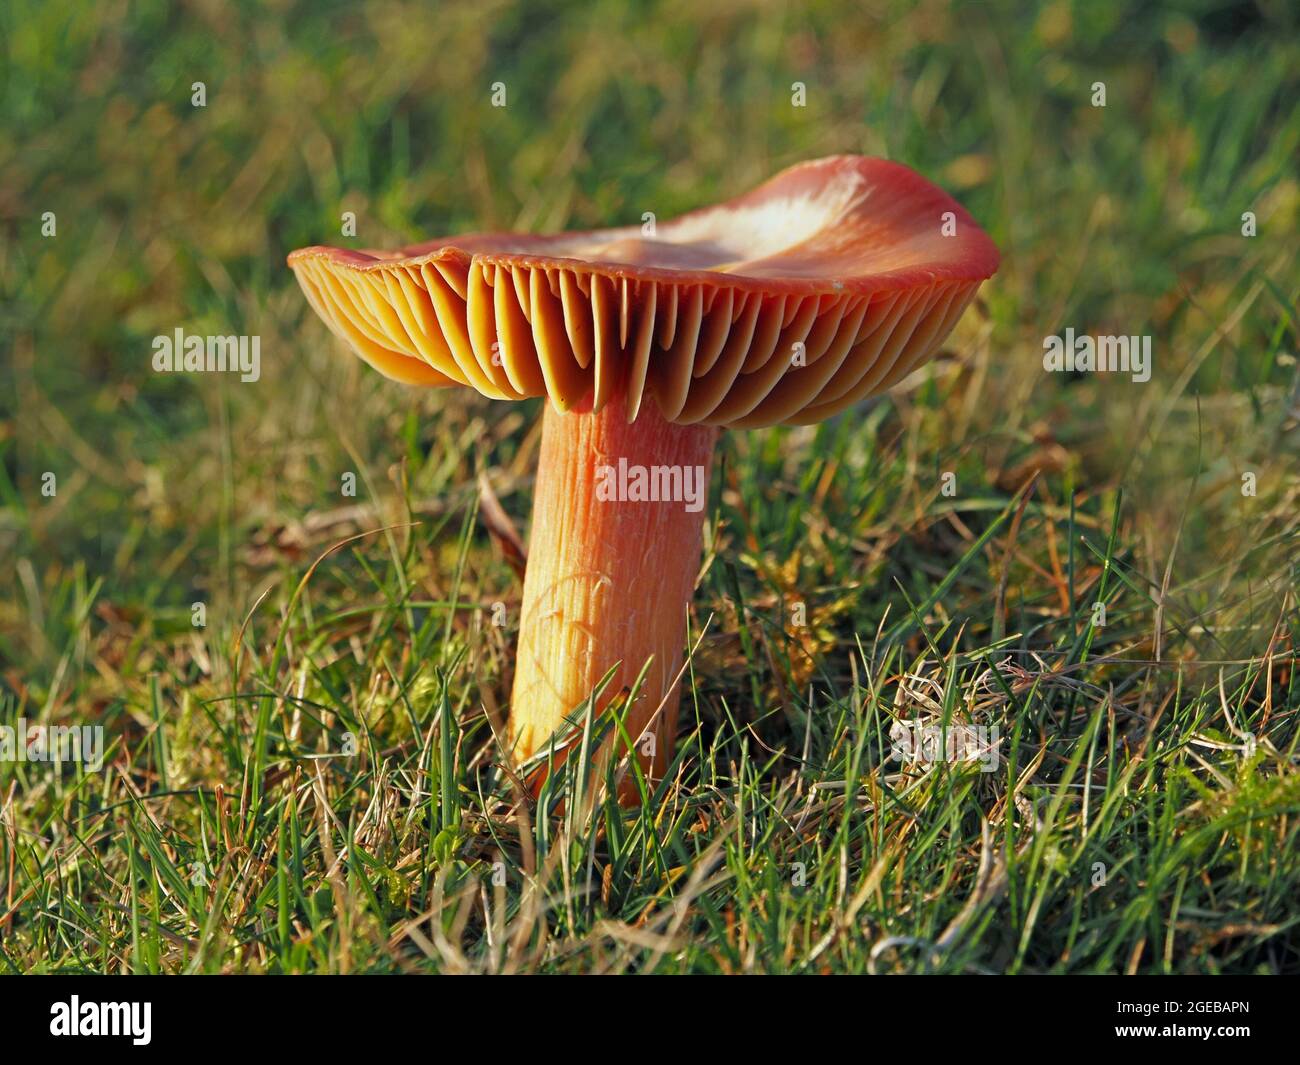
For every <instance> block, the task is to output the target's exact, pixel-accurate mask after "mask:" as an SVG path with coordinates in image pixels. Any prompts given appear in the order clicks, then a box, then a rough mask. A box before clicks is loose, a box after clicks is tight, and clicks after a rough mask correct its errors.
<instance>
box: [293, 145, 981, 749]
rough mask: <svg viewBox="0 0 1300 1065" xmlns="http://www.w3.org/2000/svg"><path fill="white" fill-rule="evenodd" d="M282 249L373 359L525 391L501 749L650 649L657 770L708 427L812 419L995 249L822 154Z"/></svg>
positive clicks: (939, 316)
mask: <svg viewBox="0 0 1300 1065" xmlns="http://www.w3.org/2000/svg"><path fill="white" fill-rule="evenodd" d="M289 263H290V265H291V266H292V267H293V269H294V271H295V273H296V274H297V277H298V280H299V282H300V284H301V286H302V289H303V291H304V292H305V294H306V296H307V298H308V300H309V301H310V302H311V304H312V306H313V307H314V308H315V310H316V311H317V313H318V314H319V315H320V316H321V318H323V319H324V320H325V322H326V324H327V325H328V326H329V327H330V328H331V329H332V330H333V331H334V332H335V333H336V334H337V335H338V336H340V337H341V338H342V339H344V340H345V341H347V342H348V343H349V344H350V345H351V346H352V348H353V349H354V350H355V351H356V353H357V354H358V355H360V356H361V357H362V358H363V359H365V360H366V361H367V362H369V363H370V364H371V365H372V366H374V367H375V368H376V369H378V370H379V371H380V372H382V373H384V374H386V375H387V376H389V377H392V378H395V379H397V380H399V381H404V382H407V383H411V384H422V385H431V386H450V385H468V386H470V387H473V388H475V389H476V390H477V391H479V392H481V393H482V394H483V395H486V396H489V397H492V398H494V399H523V398H525V397H529V396H545V397H546V399H547V404H546V410H545V414H544V424H543V432H542V447H541V454H540V456H539V462H538V472H537V483H536V489H535V495H534V510H533V524H532V532H531V540H530V544H529V551H528V564H527V571H526V576H525V582H524V598H523V609H522V615H521V618H520V635H519V647H518V654H517V656H516V666H515V678H514V688H513V693H512V698H511V714H510V742H511V744H512V747H513V752H512V753H513V756H514V757H515V758H516V759H519V760H522V759H526V758H528V757H529V756H531V755H533V754H535V753H536V752H537V751H539V750H541V749H544V748H545V745H546V744H547V742H548V740H549V739H550V738H551V737H552V736H553V735H554V734H555V733H556V731H557V729H559V728H560V727H561V726H562V724H563V722H564V720H565V718H566V716H568V715H571V714H572V713H573V711H574V710H575V709H576V708H578V707H579V706H581V704H582V703H583V702H584V700H586V699H588V697H589V695H590V693H591V691H592V688H593V686H594V685H596V684H597V682H599V681H600V679H601V678H602V677H603V676H604V675H605V674H606V673H607V672H609V670H610V669H611V668H613V667H615V666H617V667H618V671H617V672H616V674H615V675H614V677H613V680H612V682H611V684H610V685H608V686H607V687H606V689H605V695H604V696H603V700H602V701H603V702H605V703H607V702H608V701H609V699H610V698H613V697H615V696H616V695H617V693H620V692H622V691H624V690H625V689H626V688H627V687H628V686H629V685H631V684H632V683H633V681H634V680H635V679H636V678H637V677H638V676H639V675H640V674H641V673H642V670H643V667H646V666H647V662H649V665H648V668H646V673H645V676H644V678H643V679H642V680H643V682H642V685H641V687H640V689H639V692H638V696H637V698H636V699H635V701H634V703H633V705H632V706H630V707H629V708H628V710H627V716H626V719H625V720H626V725H627V729H628V732H629V735H630V737H631V738H632V739H633V740H634V741H637V742H638V751H639V752H640V755H641V756H642V760H643V764H645V765H647V766H651V767H653V768H654V770H655V771H657V772H662V770H663V767H664V766H665V765H666V764H667V761H668V756H669V753H670V749H671V743H672V737H673V736H674V734H675V728H676V716H677V702H678V689H679V684H678V683H677V678H678V674H679V671H680V668H681V663H682V655H683V651H684V648H685V640H686V622H687V608H688V605H689V601H690V597H691V592H692V588H693V584H694V580H695V576H696V571H697V569H698V567H699V563H700V544H701V531H702V527H703V521H704V507H703V506H702V505H698V506H697V505H696V504H697V503H700V502H702V501H701V496H700V494H699V493H701V492H703V490H704V486H705V484H706V483H707V477H708V471H709V468H710V466H711V460H712V454H713V449H714V443H715V440H716V435H717V431H718V429H719V428H724V427H725V428H752V427H759V426H769V425H777V424H806V423H812V422H818V421H821V420H823V419H825V418H828V417H830V416H832V415H834V414H836V413H838V412H840V411H843V410H845V409H846V408H848V407H850V406H852V405H853V404H854V403H857V402H858V401H859V400H861V399H863V398H865V397H867V396H870V395H873V394H876V393H879V392H882V391H884V390H885V389H888V388H889V387H890V386H892V385H893V384H895V383H896V382H898V381H900V380H901V379H902V378H904V377H905V376H906V375H907V374H908V373H910V372H911V371H912V370H913V369H915V368H916V367H917V366H918V365H920V364H921V363H922V362H923V361H924V360H925V359H926V358H927V357H928V356H929V355H931V354H932V353H933V351H934V350H935V349H936V347H937V346H938V345H939V343H940V342H941V341H942V340H943V339H944V338H945V337H946V336H947V334H948V333H949V331H950V330H951V329H952V328H953V326H954V325H955V324H956V322H957V319H958V318H959V317H960V316H961V314H962V312H963V310H964V309H965V308H966V306H967V304H969V302H970V301H971V299H972V298H973V297H974V295H975V292H976V290H977V289H978V288H979V285H980V283H981V282H982V281H984V280H985V279H986V278H988V277H989V276H991V275H992V274H993V273H994V271H995V270H996V269H997V265H998V253H997V250H996V248H995V247H994V246H993V243H992V242H991V241H990V240H989V238H988V237H987V236H986V235H985V234H984V233H983V231H982V230H981V229H980V228H979V226H978V225H977V224H976V223H975V222H974V221H973V220H972V219H971V218H970V216H969V215H968V214H967V213H966V212H965V210H964V209H963V208H962V207H960V206H959V205H958V204H957V203H956V202H955V201H954V200H952V199H951V198H950V197H949V196H948V195H947V194H946V193H944V192H943V191H941V190H940V189H938V188H936V187H935V186H933V185H931V184H929V183H928V182H927V181H925V180H924V179H922V178H921V177H919V176H918V175H917V174H915V173H913V172H912V171H911V170H908V169H907V168H906V167H903V166H900V165H898V164H896V163H890V162H886V161H884V160H879V159H868V158H862V157H857V156H835V157H831V158H828V159H821V160H817V161H814V162H809V163H804V164H801V165H798V166H795V167H792V168H790V169H788V170H786V171H784V172H782V173H781V174H778V175H777V176H776V177H774V178H772V179H771V180H770V181H768V182H766V183H765V184H763V185H761V186H759V187H758V188H757V189H755V190H753V191H752V192H749V193H747V194H745V195H743V196H740V197H738V198H736V199H734V200H731V201H729V202H727V203H724V204H721V205H718V206H715V207H708V208H704V209H701V210H698V211H694V212H691V213H689V214H686V215H683V216H681V217H680V218H677V219H674V220H672V221H667V222H660V223H658V225H657V226H655V227H654V230H653V233H652V234H648V233H647V232H645V231H643V229H642V227H640V226H635V227H627V228H621V229H606V230H595V231H589V232H581V233H565V234H559V235H555V236H527V235H521V234H475V235H469V236H463V237H456V238H448V239H446V240H439V241H431V242H428V243H425V244H421V245H417V246H414V247H409V248H403V249H400V250H398V251H393V252H359V251H350V250H345V249H337V248H320V247H313V248H304V249H302V250H300V251H296V252H294V253H293V254H292V255H291V256H290V257H289ZM629 471H631V472H630V473H629ZM633 483H635V484H636V486H637V487H636V488H635V489H634V488H632V487H631V486H632V484H633ZM665 497H666V498H665ZM646 737H652V740H651V742H648V743H642V742H641V741H643V740H644V739H645V738H646Z"/></svg>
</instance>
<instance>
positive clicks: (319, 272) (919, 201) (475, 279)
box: [289, 156, 998, 427]
mask: <svg viewBox="0 0 1300 1065" xmlns="http://www.w3.org/2000/svg"><path fill="white" fill-rule="evenodd" d="M945 234H948V235H945ZM289 265H290V266H292V267H293V269H294V272H295V273H296V275H297V277H298V280H299V283H300V284H301V285H302V288H303V291H304V292H305V293H306V295H307V298H308V300H309V301H310V302H311V304H312V306H313V307H314V308H315V309H316V311H317V313H318V314H320V316H321V318H323V319H324V320H325V322H326V323H327V324H328V325H329V326H330V328H331V329H332V330H333V331H334V332H335V333H336V334H338V335H339V336H340V337H342V338H343V339H344V340H346V341H347V342H348V343H349V344H350V345H351V346H352V347H353V349H354V350H355V351H356V352H357V354H358V355H360V356H361V357H362V358H363V359H365V360H366V361H367V362H369V363H370V364H371V365H373V366H374V367H375V368H376V369H378V370H379V371H381V372H382V373H384V374H386V375H388V376H389V377H393V378H395V379H397V380H399V381H405V382H409V383H413V384H424V385H434V386H439V385H457V384H459V385H469V386H471V387H473V388H476V389H477V390H478V391H479V392H482V393H483V394H484V395H486V396H490V397H492V398H495V399H522V398H524V397H527V396H542V395H545V396H548V397H549V398H550V399H551V401H552V402H553V403H554V404H555V406H556V407H557V409H560V410H568V409H571V408H574V407H576V406H579V405H583V407H584V409H585V405H586V403H587V402H588V401H589V402H590V404H591V408H592V409H596V410H598V409H600V408H601V407H602V406H603V405H604V404H605V402H606V401H607V400H608V398H609V397H610V396H611V395H612V394H613V393H614V392H615V389H616V386H617V385H618V384H619V383H620V380H625V382H626V389H625V392H624V394H625V395H626V396H627V404H628V411H627V415H628V418H629V419H633V418H635V417H636V414H637V411H638V410H639V408H640V405H641V403H642V402H643V401H644V399H645V397H646V396H647V395H648V396H650V397H652V399H653V401H654V402H655V404H656V406H657V407H658V408H659V410H660V412H661V413H662V414H663V416H664V418H666V419H667V420H668V421H670V422H676V423H679V424H694V423H700V424H708V425H723V426H733V427H751V426H760V425H773V424H778V423H796V424H797V423H808V422H815V421H819V420H821V419H823V418H826V417H829V416H831V415H833V414H835V413H837V412H839V411H840V410H843V409H844V408H845V407H847V406H849V405H851V404H853V403H855V402H857V401H858V400H860V399H862V398H864V397H866V396H868V395H872V394H874V393H877V392H880V391H883V390H885V389H887V388H889V387H890V386H891V385H893V384H894V383H896V382H897V381H899V380H900V379H902V378H903V377H904V376H906V374H907V373H909V372H910V371H911V370H912V369H914V368H915V367H916V366H917V365H919V364H920V363H921V362H922V361H923V360H924V359H926V358H927V357H928V356H929V355H930V354H932V353H933V352H934V350H935V349H936V348H937V347H938V345H939V344H940V343H941V342H942V341H943V339H944V338H945V337H946V336H947V335H948V333H949V332H950V331H951V329H952V327H953V326H954V325H955V324H956V322H957V319H958V318H959V317H960V316H961V313H962V311H963V310H964V309H965V307H966V305H967V304H968V303H969V302H970V300H971V298H972V297H973V296H974V295H975V291H976V289H978V287H979V285H980V283H981V282H982V281H984V280H985V279H986V278H988V277H990V276H991V275H992V274H993V273H994V271H996V269H997V267H998V252H997V249H996V248H995V247H994V245H993V242H992V241H991V240H989V238H988V236H987V235H986V234H985V233H984V232H983V230H981V229H980V228H979V226H978V225H977V224H976V223H975V221H974V220H973V219H972V218H971V217H970V215H969V214H967V213H966V211H965V210H964V209H963V208H962V207H961V205H960V204H958V203H957V202H956V201H955V200H953V199H952V198H951V197H950V196H948V195H947V193H945V192H943V191H942V190H941V189H938V188H936V187H935V186H934V185H931V184H930V183H929V182H927V181H926V180H925V179H924V178H922V177H920V176H919V175H918V174H916V173H914V172H913V171H911V170H909V169H908V168H907V167H904V166H900V165H899V164H897V163H891V162H887V161H885V160H883V159H869V158H864V157H861V156H833V157H831V158H827V159H819V160H816V161H814V162H808V163H802V164H800V165H798V166H794V167H791V168H790V169H788V170H785V171H783V172H782V173H780V174H778V175H777V176H776V177H774V178H772V179H771V180H770V181H768V182H766V183H765V184H763V185H760V186H759V187H758V188H756V189H754V190H753V191H751V192H748V193H746V194H745V195H743V196H739V197H737V198H736V199H734V200H730V201H728V202H726V203H723V204H719V205H717V206H715V207H706V208H703V209H701V210H697V211H692V212H690V213H689V214H685V215H682V216H681V217H680V218H676V219H673V220H671V221H667V222H660V223H659V224H658V225H657V226H656V227H655V229H654V232H653V235H649V234H646V233H643V231H642V228H641V227H640V226H629V227H623V228H619V229H600V230H590V231H587V232H575V233H561V234H556V235H552V236H529V235H525V234H517V233H486V234H470V235H466V236H461V237H454V238H448V239H445V240H436V241H429V242H426V243H423V244H419V245H414V246H412V247H407V248H401V249H398V250H396V251H390V252H383V251H376V252H362V251H352V250H348V249H343V248H325V247H311V248H303V249H301V250H299V251H295V252H294V253H293V254H292V255H290V256H289Z"/></svg>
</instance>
